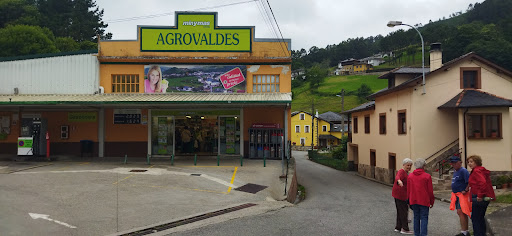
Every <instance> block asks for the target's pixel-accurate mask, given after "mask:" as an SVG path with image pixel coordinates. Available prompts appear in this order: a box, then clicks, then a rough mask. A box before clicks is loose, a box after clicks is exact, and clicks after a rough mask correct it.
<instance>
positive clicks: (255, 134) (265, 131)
mask: <svg viewBox="0 0 512 236" xmlns="http://www.w3.org/2000/svg"><path fill="white" fill-rule="evenodd" d="M283 135H284V132H283V129H277V128H250V129H249V158H260V159H262V158H264V157H266V158H268V159H281V158H282V157H283V155H284V152H283V147H284V141H283V140H284V137H283Z"/></svg>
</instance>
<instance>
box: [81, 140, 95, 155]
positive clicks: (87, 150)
mask: <svg viewBox="0 0 512 236" xmlns="http://www.w3.org/2000/svg"><path fill="white" fill-rule="evenodd" d="M92 145H93V142H92V140H80V156H82V157H83V156H84V154H89V155H91V156H92Z"/></svg>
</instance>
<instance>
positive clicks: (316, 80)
mask: <svg viewBox="0 0 512 236" xmlns="http://www.w3.org/2000/svg"><path fill="white" fill-rule="evenodd" d="M327 74H328V70H327V69H326V68H323V67H321V66H320V65H318V64H316V65H314V66H313V67H311V68H310V69H309V70H307V71H306V81H308V82H309V86H310V87H311V89H317V88H318V86H320V84H321V83H322V82H323V81H324V79H325V77H327Z"/></svg>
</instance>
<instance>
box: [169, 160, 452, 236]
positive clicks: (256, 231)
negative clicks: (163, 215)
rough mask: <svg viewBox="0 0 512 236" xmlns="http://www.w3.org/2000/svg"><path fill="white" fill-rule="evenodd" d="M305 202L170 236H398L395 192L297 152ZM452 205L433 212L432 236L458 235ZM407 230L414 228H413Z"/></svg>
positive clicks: (437, 207)
mask: <svg viewBox="0 0 512 236" xmlns="http://www.w3.org/2000/svg"><path fill="white" fill-rule="evenodd" d="M293 156H294V157H295V158H296V160H297V173H298V181H299V183H300V184H301V185H303V186H305V188H306V193H307V194H306V199H305V200H304V201H303V202H300V203H299V204H298V205H295V206H293V207H287V208H282V209H279V210H274V211H269V212H266V213H263V214H260V215H254V216H248V217H243V218H237V219H233V220H228V221H225V222H221V223H218V224H212V225H208V226H204V227H200V228H196V229H192V230H188V231H185V232H177V233H174V234H171V235H223V236H224V235H400V234H399V233H396V232H394V226H395V225H394V224H395V217H396V210H395V204H394V200H393V197H392V196H391V187H389V186H387V185H382V184H379V183H376V182H373V181H370V180H367V179H365V178H362V177H359V176H357V175H355V173H353V172H342V171H337V170H334V169H331V168H329V167H325V166H322V165H319V164H316V163H314V162H311V161H309V160H307V158H306V152H293ZM458 225H459V223H458V217H457V214H456V213H455V212H454V211H450V210H449V205H448V203H445V202H441V201H436V202H435V204H434V207H433V208H432V209H430V216H429V228H428V229H429V235H455V234H457V233H459V232H460V231H459V226H458ZM409 227H410V228H411V229H412V228H413V224H412V223H411V224H410V225H409Z"/></svg>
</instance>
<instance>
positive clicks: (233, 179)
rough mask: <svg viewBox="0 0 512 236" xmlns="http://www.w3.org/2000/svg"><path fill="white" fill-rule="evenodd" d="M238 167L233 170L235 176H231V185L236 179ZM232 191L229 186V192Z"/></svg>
mask: <svg viewBox="0 0 512 236" xmlns="http://www.w3.org/2000/svg"><path fill="white" fill-rule="evenodd" d="M237 169H238V167H235V171H233V177H231V185H233V181H235V175H236V170H237ZM229 192H231V187H229V188H228V193H229Z"/></svg>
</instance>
